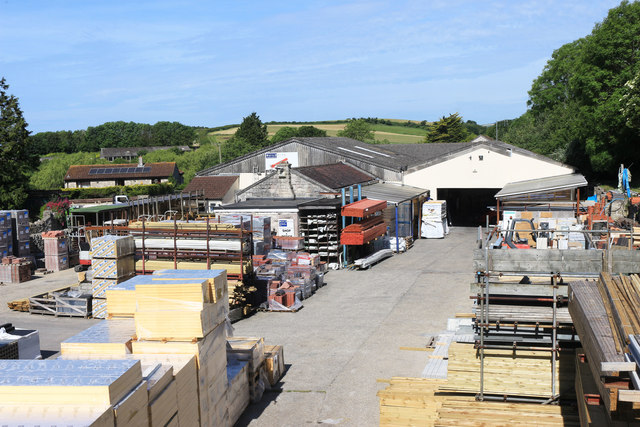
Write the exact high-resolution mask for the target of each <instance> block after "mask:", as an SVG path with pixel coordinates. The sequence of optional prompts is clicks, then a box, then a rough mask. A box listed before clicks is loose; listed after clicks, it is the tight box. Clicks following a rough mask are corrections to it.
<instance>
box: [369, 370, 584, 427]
mask: <svg viewBox="0 0 640 427" xmlns="http://www.w3.org/2000/svg"><path fill="white" fill-rule="evenodd" d="M383 382H388V383H389V385H388V386H387V387H386V388H385V389H384V390H380V391H378V397H379V398H380V425H381V426H416V425H420V426H469V427H490V426H512V425H523V426H533V425H535V426H579V425H580V422H579V418H578V414H577V413H576V412H575V410H574V409H573V408H570V407H566V406H558V405H540V404H530V403H509V402H487V401H476V399H475V397H474V396H472V395H465V394H460V393H451V392H447V391H443V390H442V388H441V387H442V386H443V385H445V384H446V380H442V379H430V378H403V377H393V378H391V379H390V380H383Z"/></svg>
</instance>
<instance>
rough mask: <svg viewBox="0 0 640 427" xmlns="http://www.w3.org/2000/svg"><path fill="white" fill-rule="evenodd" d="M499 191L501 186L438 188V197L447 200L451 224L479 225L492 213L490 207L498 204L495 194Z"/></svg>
mask: <svg viewBox="0 0 640 427" xmlns="http://www.w3.org/2000/svg"><path fill="white" fill-rule="evenodd" d="M498 191H500V188H438V197H437V199H438V200H446V201H447V210H448V212H447V214H448V216H449V223H450V224H451V225H458V226H465V227H469V226H477V225H484V224H486V219H485V218H486V216H487V215H489V214H490V211H489V207H491V206H495V205H496V199H495V197H494V196H495V195H496V193H497V192H498ZM494 215H495V213H494ZM491 220H492V221H493V223H495V220H494V219H493V218H492V219H491Z"/></svg>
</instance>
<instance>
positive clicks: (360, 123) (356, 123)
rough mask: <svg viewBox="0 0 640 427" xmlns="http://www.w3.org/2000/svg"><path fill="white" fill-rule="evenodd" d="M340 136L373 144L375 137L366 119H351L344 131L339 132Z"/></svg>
mask: <svg viewBox="0 0 640 427" xmlns="http://www.w3.org/2000/svg"><path fill="white" fill-rule="evenodd" d="M338 136H343V137H346V138H352V139H357V140H358V141H362V142H369V143H371V142H373V141H375V136H374V134H373V131H372V130H371V125H370V124H369V123H367V121H366V120H365V119H351V120H349V122H348V123H347V124H346V126H345V127H344V129H343V130H341V131H338Z"/></svg>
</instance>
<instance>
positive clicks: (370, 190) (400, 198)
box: [362, 182, 429, 205]
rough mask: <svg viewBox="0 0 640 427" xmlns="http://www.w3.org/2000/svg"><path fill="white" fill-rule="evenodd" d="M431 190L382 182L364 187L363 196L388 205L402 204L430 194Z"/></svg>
mask: <svg viewBox="0 0 640 427" xmlns="http://www.w3.org/2000/svg"><path fill="white" fill-rule="evenodd" d="M428 193H429V190H425V189H424V188H418V187H412V186H410V185H400V184H391V183H388V182H384V183H382V182H380V183H377V184H373V185H367V186H364V187H362V195H363V196H364V197H367V198H369V199H377V200H386V201H387V203H392V204H395V205H397V204H400V203H402V202H406V201H407V200H411V199H415V198H416V197H419V196H421V195H423V194H428Z"/></svg>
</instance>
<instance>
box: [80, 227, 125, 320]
mask: <svg viewBox="0 0 640 427" xmlns="http://www.w3.org/2000/svg"><path fill="white" fill-rule="evenodd" d="M134 253H135V244H134V240H133V237H132V236H111V235H106V236H102V237H97V238H95V239H92V240H91V252H90V254H91V268H92V270H93V280H92V281H91V290H92V292H91V293H92V295H93V317H94V318H97V319H104V318H105V317H107V301H106V291H107V290H108V289H110V288H112V287H114V286H116V285H117V284H118V283H121V282H124V281H126V280H128V279H129V278H131V277H132V276H134V275H135V261H134Z"/></svg>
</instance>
